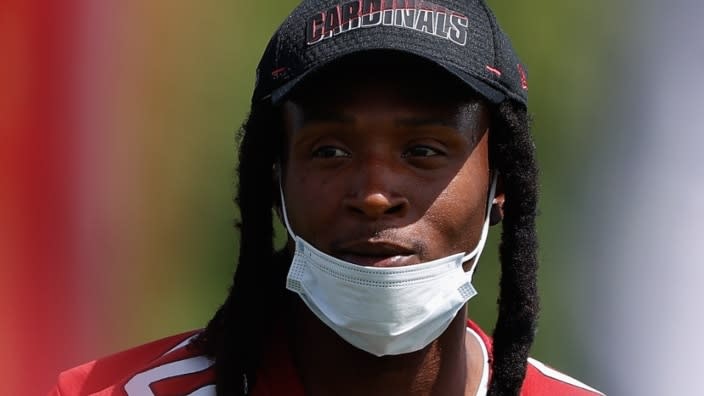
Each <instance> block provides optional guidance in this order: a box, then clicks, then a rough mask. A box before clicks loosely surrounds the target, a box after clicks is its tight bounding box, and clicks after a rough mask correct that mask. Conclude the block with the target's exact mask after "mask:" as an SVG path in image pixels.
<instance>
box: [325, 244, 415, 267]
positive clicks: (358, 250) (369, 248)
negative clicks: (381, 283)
mask: <svg viewBox="0 0 704 396" xmlns="http://www.w3.org/2000/svg"><path fill="white" fill-rule="evenodd" d="M332 253H333V256H335V257H337V258H339V259H342V260H345V261H349V262H351V263H355V264H358V265H362V266H367V267H401V266H405V265H413V264H418V263H420V260H419V258H418V254H417V252H415V251H414V250H413V249H411V248H409V247H406V246H404V245H401V244H397V243H393V242H387V241H373V242H371V241H357V242H351V243H345V244H341V245H340V246H339V247H337V248H335V249H333V252H332Z"/></svg>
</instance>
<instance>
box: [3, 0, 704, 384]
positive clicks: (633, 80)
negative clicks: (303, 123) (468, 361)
mask: <svg viewBox="0 0 704 396" xmlns="http://www.w3.org/2000/svg"><path fill="white" fill-rule="evenodd" d="M295 3H296V2H295V1H290V0H276V1H254V0H249V1H243V0H230V1H225V0H205V1H199V2H193V1H184V0H170V1H163V0H153V1H136V0H127V1H102V2H94V1H88V0H65V1H62V2H43V1H39V0H0V264H1V267H0V268H1V269H2V271H1V272H0V315H1V317H2V319H1V320H0V394H3V395H35V394H36V395H43V394H44V393H45V392H46V391H47V390H48V389H49V388H50V387H51V386H52V384H53V383H54V381H55V379H56V375H57V374H58V373H59V372H60V371H62V370H64V369H67V368H69V367H72V366H75V365H77V364H80V363H83V362H86V361H88V360H92V359H94V358H97V357H101V356H104V355H107V354H110V353H113V352H116V351H119V350H122V349H126V348H128V347H131V346H135V345H138V344H141V343H144V342H147V341H150V340H153V339H156V338H161V337H164V336H166V335H170V334H175V333H177V332H181V331H185V330H188V329H193V328H199V327H202V326H204V325H205V323H206V322H207V320H208V319H209V317H210V316H211V315H212V313H213V312H214V311H215V309H216V308H217V307H218V306H219V304H220V303H221V302H222V301H223V300H224V298H225V296H226V293H227V290H228V287H229V285H230V279H231V276H232V273H233V270H234V267H235V257H236V254H237V249H238V247H237V244H236V240H237V236H236V234H235V229H234V227H233V222H234V221H235V219H236V218H237V213H236V210H235V207H234V204H233V203H232V195H233V193H234V188H235V187H234V168H235V166H236V163H237V157H236V154H235V152H236V150H235V148H236V147H235V134H236V131H237V130H238V128H239V125H240V123H241V122H242V120H243V119H244V117H245V116H246V114H247V111H248V103H249V98H250V95H251V91H252V88H253V83H254V70H255V67H256V64H257V62H258V60H259V57H260V55H261V53H262V52H263V49H264V46H265V45H266V43H267V41H268V39H269V37H270V36H271V34H272V33H273V31H274V30H275V29H276V27H277V26H278V25H279V23H280V22H281V21H282V20H283V18H284V17H285V15H287V13H288V12H289V11H290V10H291V9H292V8H293V6H294V5H295ZM488 3H489V5H490V6H491V7H492V8H493V9H494V10H495V13H496V14H497V16H498V19H499V22H500V24H501V25H502V27H503V28H504V30H505V31H507V32H508V34H509V36H510V37H511V38H512V40H513V44H514V47H515V48H516V50H517V52H518V53H519V55H520V56H521V58H522V59H523V61H524V63H526V64H527V65H528V72H529V86H530V88H529V90H530V95H529V96H530V99H529V103H530V104H529V106H530V110H531V112H532V114H533V117H534V128H533V130H534V135H535V139H536V143H537V149H538V158H539V162H540V166H541V170H542V198H541V203H540V210H541V215H540V217H539V232H540V244H541V250H540V258H541V269H540V276H541V278H540V285H539V286H540V294H541V297H542V308H543V311H542V314H541V320H540V325H539V329H538V334H537V339H536V343H535V347H534V349H533V352H532V355H533V356H534V357H536V358H538V359H540V360H542V361H544V362H546V363H548V364H550V365H552V366H554V367H556V368H558V369H560V370H562V371H564V372H566V373H568V374H570V375H572V376H574V377H576V378H578V379H580V380H582V381H584V382H586V383H588V384H590V385H592V386H593V387H595V388H598V389H600V390H602V391H604V392H606V393H608V394H613V395H646V394H650V395H664V394H692V393H691V389H690V388H689V384H690V383H691V382H690V381H691V379H692V378H697V374H698V371H699V368H700V367H701V363H699V361H698V360H697V356H701V354H702V353H703V352H704V347H703V346H702V342H701V341H700V339H701V337H700V334H701V332H702V331H704V323H703V322H704V320H703V319H701V312H700V311H701V310H699V309H698V304H699V302H700V301H702V299H703V298H704V292H702V291H701V290H702V287H701V283H700V282H701V279H702V275H704V270H702V269H701V263H702V259H701V258H700V257H699V255H698V253H699V251H698V250H696V247H698V246H699V245H700V243H701V239H702V235H704V231H702V228H701V224H702V221H704V209H703V208H702V205H701V204H700V202H699V200H700V199H701V196H702V195H701V193H704V183H703V181H704V180H702V179H703V177H702V174H703V173H704V169H702V165H701V161H700V155H699V153H700V150H701V147H702V146H703V145H702V143H704V138H702V135H701V133H700V132H702V131H701V129H702V127H701V122H700V121H699V117H700V114H701V110H700V107H701V104H702V103H703V101H702V100H701V98H700V96H701V92H704V82H703V81H704V77H702V70H704V69H703V68H702V66H704V45H703V44H702V37H704V29H703V28H702V27H701V26H702V24H701V19H702V17H704V7H703V6H702V5H701V4H700V2H698V0H671V1H668V2H664V1H660V2H658V1H656V0H642V1H635V0H614V1H607V0H594V1H590V2H565V1H557V0H539V1H531V2H526V1H498V0H489V1H488ZM497 235H498V230H497V229H494V230H493V232H492V235H491V242H490V244H489V246H487V248H486V250H485V253H484V255H483V256H482V263H481V266H480V269H479V271H478V273H477V276H476V277H475V278H476V284H477V289H478V290H479V296H478V297H475V299H473V300H472V302H471V303H470V310H471V316H472V317H474V318H475V319H476V320H477V321H478V322H479V323H480V324H482V326H483V327H484V328H485V329H486V330H487V331H489V332H490V331H491V330H492V329H493V323H494V321H495V315H496V304H495V302H496V287H497V286H496V285H497V282H498V271H497V255H496V253H495V252H496V239H497ZM261 308H262V309H272V308H273V307H265V306H262V307H261ZM694 393H696V392H694Z"/></svg>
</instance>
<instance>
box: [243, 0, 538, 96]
mask: <svg viewBox="0 0 704 396" xmlns="http://www.w3.org/2000/svg"><path fill="white" fill-rule="evenodd" d="M379 50H387V51H399V52H402V53H406V54H411V55H415V56H418V57H420V58H423V59H425V60H427V61H430V62H432V63H434V64H437V65H438V66H440V67H442V68H443V69H445V70H447V71H448V72H449V73H451V74H452V75H454V76H456V77H458V78H459V79H460V80H461V81H463V82H464V83H466V84H467V85H468V86H469V87H470V88H471V89H473V90H475V91H476V92H477V93H479V94H480V95H482V96H484V97H485V98H486V99H487V100H489V101H490V102H492V103H500V102H502V101H504V100H506V99H509V98H510V99H513V100H515V101H518V102H519V103H522V104H523V105H526V104H527V94H528V82H527V77H526V71H525V67H524V66H523V64H522V63H521V62H520V61H519V59H518V57H517V55H516V54H515V52H514V50H513V48H512V46H511V43H510V41H509V39H508V37H507V36H506V35H505V34H504V32H503V31H502V30H501V28H500V27H499V26H498V24H497V22H496V18H495V17H494V15H493V13H492V12H491V10H490V9H489V8H488V7H487V5H486V4H485V3H484V1H483V0H433V1H425V0H304V1H302V2H301V3H300V4H299V5H298V6H297V7H296V8H295V9H294V10H293V11H292V13H291V14H290V15H289V16H288V18H287V19H286V20H285V21H284V22H283V24H282V25H281V26H280V27H279V29H278V30H277V31H276V33H275V34H274V36H273V37H272V38H271V40H270V41H269V44H268V45H267V48H266V50H265V51H264V55H263V56H262V59H261V61H260V63H259V67H258V68H257V80H256V85H255V88H254V94H253V97H252V101H253V102H259V101H263V100H271V101H272V102H273V103H278V102H280V101H281V99H283V98H284V97H285V96H286V95H287V94H288V93H289V92H291V90H292V89H293V88H295V87H296V86H297V85H298V84H299V83H300V82H301V81H302V80H304V79H305V78H306V76H309V75H310V74H311V73H314V72H316V71H318V70H320V69H321V68H323V67H325V66H326V65H328V64H330V63H331V62H334V61H336V60H339V59H341V58H343V57H345V56H349V55H353V54H363V53H364V54H366V55H367V56H374V54H376V53H379V52H380V51H379Z"/></svg>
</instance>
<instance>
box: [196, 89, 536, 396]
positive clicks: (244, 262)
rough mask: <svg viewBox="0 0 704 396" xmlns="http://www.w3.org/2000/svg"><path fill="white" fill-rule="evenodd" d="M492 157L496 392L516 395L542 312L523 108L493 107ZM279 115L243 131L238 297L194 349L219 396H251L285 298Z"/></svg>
mask: <svg viewBox="0 0 704 396" xmlns="http://www.w3.org/2000/svg"><path fill="white" fill-rule="evenodd" d="M491 112H492V121H491V129H490V135H489V139H490V148H489V150H490V158H491V161H492V166H493V167H495V168H496V169H497V170H498V171H499V172H500V174H501V175H502V177H503V188H504V192H505V196H506V200H505V204H504V218H503V221H502V226H503V231H502V235H501V244H500V247H499V251H500V260H501V280H500V294H499V301H498V311H499V312H498V318H497V322H496V327H495V330H494V333H493V337H494V344H493V360H492V378H491V384H490V387H489V395H491V396H498V395H518V394H519V392H520V389H521V385H522V383H523V379H524V377H525V372H526V364H527V358H528V352H529V349H530V346H531V344H532V342H533V335H534V331H535V323H536V319H537V314H538V294H537V288H536V275H537V253H536V251H537V235H536V231H535V217H536V208H537V190H538V188H537V186H538V182H537V176H538V172H537V166H536V161H535V149H534V144H533V141H532V138H531V136H530V131H529V129H530V128H529V116H528V114H527V111H526V108H525V106H523V105H522V104H519V103H516V102H513V101H511V100H507V101H505V102H503V103H501V104H500V105H498V106H493V107H492V108H491ZM282 134H283V125H282V121H281V115H280V114H279V112H278V110H277V109H275V108H274V107H273V106H272V105H271V104H270V103H268V102H261V103H258V104H256V105H253V107H252V109H251V113H250V114H249V117H248V119H247V120H246V122H245V123H244V125H243V126H242V128H241V131H240V135H239V138H240V147H239V167H238V177H239V185H238V190H237V195H236V203H237V205H238V206H239V210H240V216H241V220H240V222H239V224H238V226H239V229H240V252H239V260H238V265H237V269H236V271H235V275H234V281H233V284H232V287H231V289H230V293H229V295H228V297H227V299H226V301H225V302H224V304H223V305H222V306H221V307H220V309H219V310H218V311H217V313H216V314H215V315H214V317H213V318H212V319H211V320H210V322H209V323H208V325H207V327H206V329H205V330H204V332H203V333H202V334H201V335H200V337H199V338H198V339H197V340H196V341H195V345H196V347H199V348H201V350H202V351H203V352H204V353H205V354H207V355H209V356H211V357H212V358H214V360H215V372H216V391H217V394H218V395H219V396H244V395H246V394H247V393H248V390H249V389H251V388H252V386H253V385H254V383H255V382H256V372H257V369H258V367H259V364H260V361H261V354H262V353H263V352H264V348H265V346H266V340H267V337H268V336H269V335H270V331H271V330H270V329H272V328H273V327H274V324H275V323H274V322H275V321H276V320H277V318H276V317H275V316H274V315H272V314H271V313H270V312H268V310H266V309H262V307H276V306H280V305H281V303H282V302H283V301H284V297H285V296H284V294H285V287H284V285H285V278H286V273H287V271H288V257H286V256H285V254H284V253H283V252H276V251H275V249H274V242H273V241H274V229H273V225H272V224H273V212H272V211H273V207H274V205H275V203H276V190H275V189H274V188H272V183H270V180H271V179H272V168H273V166H274V164H276V163H277V161H278V160H279V155H280V153H281V150H275V149H272V148H280V149H281V148H282V139H283V136H282Z"/></svg>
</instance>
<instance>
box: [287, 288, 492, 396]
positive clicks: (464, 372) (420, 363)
mask: <svg viewBox="0 0 704 396" xmlns="http://www.w3.org/2000/svg"><path fill="white" fill-rule="evenodd" d="M291 309H292V312H293V313H294V315H293V316H294V318H292V320H291V321H290V322H289V323H291V328H290V331H289V337H290V341H289V343H290V345H291V352H292V354H293V360H294V365H295V366H296V369H297V370H298V373H299V375H300V377H301V382H302V384H303V387H304V389H305V391H306V395H310V396H318V395H335V396H347V395H370V396H373V395H392V394H399V395H411V396H412V395H424V396H428V395H443V396H452V395H457V396H462V395H474V394H476V389H477V388H478V386H479V382H480V381H481V375H482V369H483V364H484V362H483V356H482V352H481V346H479V345H478V343H477V340H476V339H475V338H474V337H468V336H467V331H466V318H465V315H464V314H462V313H460V314H458V315H457V317H456V318H455V319H454V320H453V321H452V323H451V324H450V326H449V327H448V329H447V330H446V331H445V332H444V333H443V334H442V335H441V336H440V337H439V338H438V339H436V340H435V341H433V342H432V343H431V344H430V345H428V346H427V347H426V348H423V349H421V350H420V351H417V352H412V353H408V354H402V355H395V356H382V357H376V356H374V355H372V354H369V353H367V352H364V351H362V350H360V349H358V348H355V347H354V346H352V345H350V344H349V343H347V342H346V341H344V340H343V339H342V338H340V337H339V336H338V335H337V334H335V333H334V332H333V331H332V330H331V329H330V328H329V327H327V326H326V325H325V324H323V323H322V322H321V321H320V320H318V319H317V318H316V317H315V315H313V314H312V313H311V312H310V310H308V308H307V307H306V306H305V305H304V304H303V303H302V302H300V300H298V301H294V302H293V304H292V306H291ZM462 312H464V311H462Z"/></svg>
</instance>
